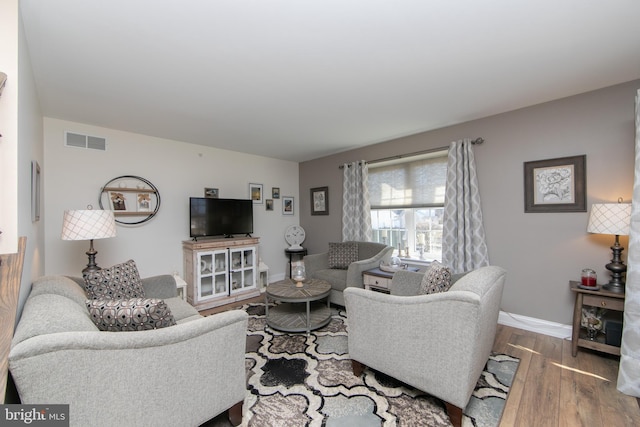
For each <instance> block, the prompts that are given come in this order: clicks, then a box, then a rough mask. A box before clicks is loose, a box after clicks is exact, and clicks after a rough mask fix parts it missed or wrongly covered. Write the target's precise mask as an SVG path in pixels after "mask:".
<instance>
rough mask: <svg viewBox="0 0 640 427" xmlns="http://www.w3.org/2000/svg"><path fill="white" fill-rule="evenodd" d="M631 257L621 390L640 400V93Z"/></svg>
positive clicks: (626, 294) (639, 100)
mask: <svg viewBox="0 0 640 427" xmlns="http://www.w3.org/2000/svg"><path fill="white" fill-rule="evenodd" d="M634 175H635V177H634V182H633V201H632V204H631V230H630V232H629V254H628V255H627V264H628V268H627V283H626V285H625V301H624V319H623V324H624V328H623V330H622V346H621V348H620V367H619V370H618V390H619V391H621V392H622V393H625V394H628V395H630V396H635V397H640V382H639V381H638V378H640V90H639V91H638V93H637V94H636V166H635V174H634Z"/></svg>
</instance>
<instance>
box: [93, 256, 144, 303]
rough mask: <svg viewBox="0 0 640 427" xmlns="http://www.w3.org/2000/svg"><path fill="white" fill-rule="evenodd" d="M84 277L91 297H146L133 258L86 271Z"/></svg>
mask: <svg viewBox="0 0 640 427" xmlns="http://www.w3.org/2000/svg"><path fill="white" fill-rule="evenodd" d="M83 277H84V282H85V289H86V291H87V298H89V299H112V300H113V299H125V298H127V299H128V298H144V297H145V293H144V288H143V287H142V281H141V280H140V274H138V267H137V266H136V263H135V261H133V260H132V259H130V260H129V261H127V262H124V263H122V264H116V265H114V266H113V267H109V268H103V269H102V270H98V271H94V272H90V273H86V274H84V275H83Z"/></svg>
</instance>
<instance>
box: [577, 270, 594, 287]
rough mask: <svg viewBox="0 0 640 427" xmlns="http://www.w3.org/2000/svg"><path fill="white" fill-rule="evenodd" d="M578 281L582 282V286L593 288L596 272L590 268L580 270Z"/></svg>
mask: <svg viewBox="0 0 640 427" xmlns="http://www.w3.org/2000/svg"><path fill="white" fill-rule="evenodd" d="M580 281H581V283H582V286H585V287H592V288H595V287H596V286H597V285H596V272H595V271H594V270H592V269H590V268H585V269H584V270H582V275H581V277H580Z"/></svg>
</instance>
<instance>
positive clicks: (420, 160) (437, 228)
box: [369, 149, 447, 261]
mask: <svg viewBox="0 0 640 427" xmlns="http://www.w3.org/2000/svg"><path fill="white" fill-rule="evenodd" d="M446 177H447V150H446V149H445V150H439V151H436V152H431V153H428V154H422V155H419V156H412V157H407V158H403V159H396V160H392V161H386V162H380V163H373V164H370V165H369V197H370V202H371V226H372V229H373V241H375V242H380V243H385V244H387V245H390V246H393V247H394V248H395V250H394V252H393V255H394V256H399V257H401V258H403V259H410V260H424V261H432V260H438V261H441V260H442V224H443V221H442V219H443V214H444V193H445V184H446Z"/></svg>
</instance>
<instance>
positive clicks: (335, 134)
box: [20, 0, 640, 162]
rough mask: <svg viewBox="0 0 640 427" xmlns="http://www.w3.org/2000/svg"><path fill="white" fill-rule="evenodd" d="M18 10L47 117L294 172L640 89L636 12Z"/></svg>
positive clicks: (169, 4)
mask: <svg viewBox="0 0 640 427" xmlns="http://www.w3.org/2000/svg"><path fill="white" fill-rule="evenodd" d="M20 7H21V11H22V18H23V23H24V29H25V34H26V39H27V43H28V48H29V53H30V58H31V63H32V67H33V72H34V76H35V81H36V86H37V90H38V96H39V99H40V102H41V107H42V112H43V114H44V115H45V116H47V117H53V118H59V119H64V120H70V121H77V122H81V123H87V124H92V125H96V126H103V127H107V128H114V129H119V130H125V131H130V132H135V133H141V134H145V135H151V136H157V137H162V138H167V139H173V140H178V141H184V142H189V143H194V144H201V145H206V146H212V147H218V148H223V149H228V150H234V151H240V152H245V153H251V154H256V155H260V156H268V157H274V158H279V159H284V160H291V161H296V162H299V161H305V160H310V159H314V158H318V157H322V156H326V155H330V154H333V153H336V152H340V151H345V150H349V149H353V148H357V147H361V146H365V145H369V144H374V143H377V142H382V141H386V140H389V139H393V138H397V137H400V136H406V135H411V134H414V133H418V132H423V131H427V130H431V129H436V128H440V127H444V126H448V125H453V124H457V123H462V122H465V121H469V120H473V119H477V118H482V117H487V116H490V115H493V114H498V113H501V112H505V111H510V110H514V109H517V108H522V107H526V106H529V105H534V104H538V103H542V102H546V101H550V100H553V99H558V98H562V97H566V96H570V95H574V94H578V93H583V92H587V91H590V90H594V89H598V88H602V87H606V86H611V85H614V84H617V83H622V82H626V81H630V80H634V79H638V78H640V22H639V21H638V17H640V1H637V0H607V1H596V0H537V1H533V0H531V1H513V0H490V1H488V0H485V1H477V0H456V1H453V0H450V1H435V0H394V1H390V0H307V1H304V0H216V1H212V0H135V1H131V0H110V1H104V0H56V1H51V0H21V1H20ZM630 108H631V107H630Z"/></svg>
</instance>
